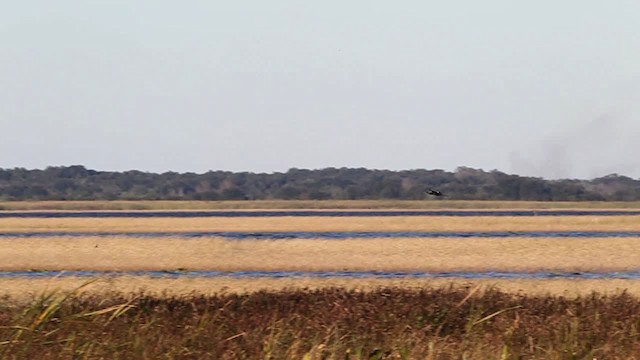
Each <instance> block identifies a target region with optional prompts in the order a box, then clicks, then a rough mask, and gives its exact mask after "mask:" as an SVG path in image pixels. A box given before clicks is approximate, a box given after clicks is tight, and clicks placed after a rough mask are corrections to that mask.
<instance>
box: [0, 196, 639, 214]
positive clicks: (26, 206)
mask: <svg viewBox="0 0 640 360" xmlns="http://www.w3.org/2000/svg"><path fill="white" fill-rule="evenodd" d="M638 208H640V201H489V200H442V199H438V200H434V199H425V200H254V201H182V200H114V201H106V200H86V201H74V200H64V201H0V210H18V211H29V210H236V209H247V210H248V209H638Z"/></svg>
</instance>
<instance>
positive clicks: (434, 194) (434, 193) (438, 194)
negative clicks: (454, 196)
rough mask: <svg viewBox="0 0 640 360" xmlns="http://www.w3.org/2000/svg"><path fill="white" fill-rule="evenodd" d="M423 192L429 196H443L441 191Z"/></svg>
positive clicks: (428, 190) (430, 190)
mask: <svg viewBox="0 0 640 360" xmlns="http://www.w3.org/2000/svg"><path fill="white" fill-rule="evenodd" d="M425 192H426V193H427V194H429V195H433V196H443V194H442V192H441V191H438V190H433V189H427V190H425Z"/></svg>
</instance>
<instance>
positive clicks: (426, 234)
mask: <svg viewBox="0 0 640 360" xmlns="http://www.w3.org/2000/svg"><path fill="white" fill-rule="evenodd" d="M112 236H119V237H135V238H158V237H174V238H185V239H188V238H202V237H222V238H226V239H232V240H251V239H264V240H286V239H336V240H339V239H348V238H358V239H372V238H460V237H463V238H492V237H499V238H518V237H521V238H541V237H545V238H546V237H560V238H607V237H611V238H613V237H640V232H638V231H481V232H478V231H452V232H433V231H371V232H304V231H291V232H225V231H200V232H0V238H6V237H12V238H13V237H16V238H34V237H42V238H49V237H112Z"/></svg>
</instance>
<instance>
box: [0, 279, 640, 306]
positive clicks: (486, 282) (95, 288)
mask: <svg viewBox="0 0 640 360" xmlns="http://www.w3.org/2000/svg"><path fill="white" fill-rule="evenodd" d="M90 280H91V283H90V284H87V281H88V279H87V278H86V277H75V276H69V277H53V278H0V299H1V298H11V299H12V300H13V301H15V302H19V303H29V302H33V301H35V300H37V299H39V297H40V296H41V295H42V294H45V293H50V292H52V291H55V292H57V293H68V292H74V293H75V294H78V295H91V296H96V297H104V298H107V297H108V296H109V295H110V294H113V293H123V294H132V293H141V292H143V293H145V294H148V295H150V296H154V297H157V298H167V297H176V296H177V297H182V296H190V295H191V296H192V295H198V296H200V295H203V296H212V295H216V294H251V293H255V292H259V291H269V292H278V291H284V290H318V289H327V288H341V289H345V290H356V291H374V290H377V289H380V288H401V289H406V290H414V291H418V290H420V289H446V288H449V287H451V286H455V287H457V288H476V287H479V289H480V291H481V292H483V291H485V290H486V289H496V290H499V291H501V292H504V293H508V294H514V295H529V296H563V297H566V298H575V297H579V296H586V295H589V294H591V293H593V292H597V293H599V294H602V295H615V294H619V293H621V292H623V291H624V292H626V293H628V294H630V295H633V296H637V297H640V282H639V281H637V280H630V279H562V278H555V279H464V278H446V279H445V278H413V279H411V278H309V277H299V278H232V277H224V276H222V277H215V278H188V277H181V278H170V277H153V278H152V277H148V276H129V275H125V276H101V277H96V278H90ZM85 284H87V285H85Z"/></svg>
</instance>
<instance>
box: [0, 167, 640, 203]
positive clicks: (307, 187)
mask: <svg viewBox="0 0 640 360" xmlns="http://www.w3.org/2000/svg"><path fill="white" fill-rule="evenodd" d="M426 188H436V189H438V190H440V191H442V192H443V193H445V194H446V196H447V198H448V199H466V200H539V201H575V200H578V201H580V200H618V201H627V200H640V180H634V179H632V178H629V177H626V176H621V175H617V174H612V175H607V176H605V177H601V178H597V179H592V180H576V179H564V180H545V179H542V178H536V177H525V176H518V175H510V174H505V173H503V172H500V171H497V170H493V171H483V170H480V169H472V168H468V167H460V168H458V169H456V171H453V172H448V171H444V170H422V169H419V170H406V171H390V170H369V169H364V168H326V169H320V170H304V169H295V168H294V169H290V170H289V171H287V172H284V173H279V172H276V173H269V174H267V173H250V172H228V171H209V172H206V173H203V174H195V173H176V172H166V173H162V174H156V173H149V172H142V171H135V170H134V171H125V172H111V171H96V170H90V169H87V168H85V167H84V166H80V165H75V166H63V167H48V168H46V169H44V170H27V169H23V168H14V169H0V200H94V199H95V200H252V199H311V200H328V199H344V200H348V199H407V200H418V199H424V198H425V196H426V195H425V193H424V191H425V189H426Z"/></svg>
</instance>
